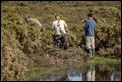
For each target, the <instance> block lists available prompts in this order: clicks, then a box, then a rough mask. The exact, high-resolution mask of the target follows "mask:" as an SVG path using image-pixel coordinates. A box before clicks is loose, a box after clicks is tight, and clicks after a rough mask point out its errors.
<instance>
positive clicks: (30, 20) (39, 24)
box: [25, 17, 45, 31]
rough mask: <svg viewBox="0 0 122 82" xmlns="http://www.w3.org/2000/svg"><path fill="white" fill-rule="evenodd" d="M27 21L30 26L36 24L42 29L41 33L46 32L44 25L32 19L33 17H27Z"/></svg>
mask: <svg viewBox="0 0 122 82" xmlns="http://www.w3.org/2000/svg"><path fill="white" fill-rule="evenodd" d="M25 21H26V22H27V23H28V24H29V25H30V24H36V25H37V26H38V27H40V29H41V31H44V30H45V28H44V27H43V26H42V24H41V23H40V22H39V20H37V19H36V18H31V17H25Z"/></svg>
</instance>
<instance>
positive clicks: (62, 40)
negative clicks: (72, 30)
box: [53, 34, 67, 50]
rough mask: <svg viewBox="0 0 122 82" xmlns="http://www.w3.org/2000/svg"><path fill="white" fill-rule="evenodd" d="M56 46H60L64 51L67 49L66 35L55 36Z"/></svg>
mask: <svg viewBox="0 0 122 82" xmlns="http://www.w3.org/2000/svg"><path fill="white" fill-rule="evenodd" d="M53 39H54V44H55V45H56V46H58V47H59V48H62V49H64V50H66V49H67V41H66V35H65V34H63V35H62V34H61V35H53Z"/></svg>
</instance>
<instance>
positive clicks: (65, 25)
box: [64, 21, 68, 32]
mask: <svg viewBox="0 0 122 82" xmlns="http://www.w3.org/2000/svg"><path fill="white" fill-rule="evenodd" d="M64 27H65V29H66V32H68V28H67V24H66V22H65V21H64Z"/></svg>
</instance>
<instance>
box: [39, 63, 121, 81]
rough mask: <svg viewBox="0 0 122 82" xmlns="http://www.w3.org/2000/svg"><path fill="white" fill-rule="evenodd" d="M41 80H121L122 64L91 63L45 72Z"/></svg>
mask: <svg viewBox="0 0 122 82" xmlns="http://www.w3.org/2000/svg"><path fill="white" fill-rule="evenodd" d="M39 81H121V65H120V64H118V65H105V64H98V65H94V64H89V65H86V66H81V67H72V68H67V69H62V70H60V71H58V73H57V72H53V73H49V74H43V75H41V76H40V79H39Z"/></svg>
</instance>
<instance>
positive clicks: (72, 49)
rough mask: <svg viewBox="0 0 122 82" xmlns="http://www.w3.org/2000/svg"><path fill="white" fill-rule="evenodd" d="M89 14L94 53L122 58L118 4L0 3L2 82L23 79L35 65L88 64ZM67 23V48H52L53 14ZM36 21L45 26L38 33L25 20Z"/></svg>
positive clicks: (116, 2) (111, 2)
mask: <svg viewBox="0 0 122 82" xmlns="http://www.w3.org/2000/svg"><path fill="white" fill-rule="evenodd" d="M89 11H92V12H93V13H94V18H96V19H97V20H96V21H97V28H96V33H95V34H96V35H95V44H96V52H97V53H96V54H97V56H104V57H114V58H115V57H121V31H120V29H121V23H120V22H121V3H120V1H114V2H113V1H110V2H107V1H90V2H86V1H75V2H74V1H57V2H55V1H46V2H45V1H29V2H27V1H2V2H1V80H2V81H13V80H15V81H16V80H18V81H19V80H23V75H24V71H26V70H27V69H28V68H31V67H35V66H51V65H61V64H64V63H67V64H68V63H69V64H71V63H73V62H79V61H87V60H88V59H89V57H88V55H87V54H86V52H85V51H84V44H85V39H84V30H83V27H84V23H82V22H81V19H86V14H87V13H88V12H89ZM57 14H59V15H61V18H62V19H64V20H65V21H66V23H67V24H68V47H69V49H68V50H67V51H62V50H60V49H58V48H55V47H54V44H53V38H52V35H53V34H54V32H53V30H52V29H51V26H52V21H53V20H54V16H55V15H57ZM26 16H31V17H34V18H37V19H38V20H39V21H40V22H41V23H42V25H43V26H44V27H45V29H46V30H45V31H44V32H41V31H40V28H38V27H36V26H35V25H30V26H28V25H27V24H26V23H25V22H24V17H26Z"/></svg>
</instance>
